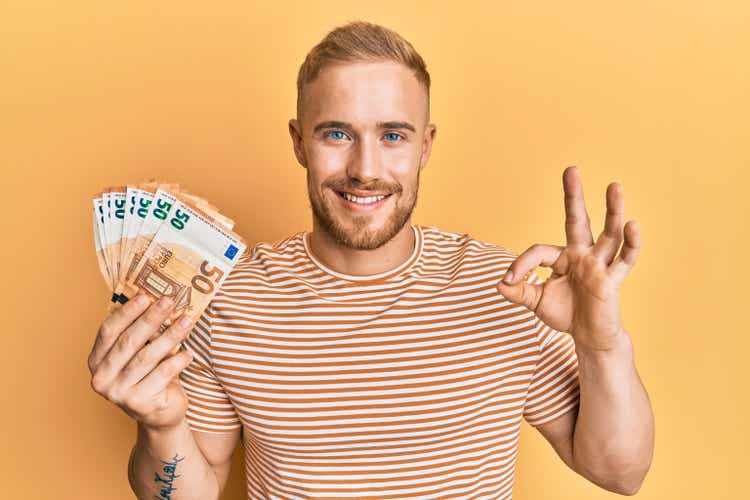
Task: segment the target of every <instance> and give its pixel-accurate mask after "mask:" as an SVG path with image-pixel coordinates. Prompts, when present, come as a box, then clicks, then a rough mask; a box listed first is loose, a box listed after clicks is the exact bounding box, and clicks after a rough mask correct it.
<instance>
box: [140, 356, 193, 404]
mask: <svg viewBox="0 0 750 500" xmlns="http://www.w3.org/2000/svg"><path fill="white" fill-rule="evenodd" d="M192 360H193V353H192V352H190V351H188V350H187V349H186V350H184V351H179V352H178V353H177V354H174V355H172V356H170V357H168V358H167V359H165V360H163V361H162V362H161V363H159V364H158V365H157V366H156V368H154V369H153V370H151V373H149V374H148V375H146V376H145V377H144V378H143V380H141V381H140V382H138V384H136V385H135V391H136V392H138V393H142V394H149V395H151V394H158V393H160V392H161V391H163V390H164V389H165V388H166V387H167V385H169V383H170V382H171V381H172V379H174V378H175V377H176V376H178V375H179V374H180V372H181V371H182V370H184V369H185V368H187V366H188V365H189V364H190V362H191V361H192Z"/></svg>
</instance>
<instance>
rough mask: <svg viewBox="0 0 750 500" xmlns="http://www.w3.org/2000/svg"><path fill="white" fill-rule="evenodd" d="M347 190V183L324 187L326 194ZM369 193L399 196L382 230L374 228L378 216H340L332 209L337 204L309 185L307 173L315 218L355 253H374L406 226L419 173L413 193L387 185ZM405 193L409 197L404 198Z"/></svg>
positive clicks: (415, 199)
mask: <svg viewBox="0 0 750 500" xmlns="http://www.w3.org/2000/svg"><path fill="white" fill-rule="evenodd" d="M347 186H348V185H347V184H344V183H335V184H333V183H332V184H328V183H326V184H324V185H323V189H324V190H327V189H328V188H331V189H333V190H334V191H341V190H345V189H346V188H347ZM355 188H356V189H364V188H362V187H361V186H355ZM367 189H369V190H371V191H385V192H388V193H392V194H391V196H396V195H398V196H397V197H396V202H395V206H394V208H392V209H391V213H390V214H389V215H388V217H387V219H386V220H385V223H384V224H383V226H382V227H372V221H373V220H374V219H375V218H376V216H375V215H370V214H367V215H352V216H349V217H346V216H344V215H341V214H340V212H341V210H340V209H339V210H337V209H336V208H335V207H334V206H333V204H334V203H338V201H335V202H334V203H331V200H330V199H329V198H327V197H325V196H321V195H319V194H318V191H317V190H316V189H315V186H311V185H310V173H309V170H308V174H307V194H308V197H309V199H310V208H311V209H312V213H313V217H314V218H315V220H316V221H317V222H318V224H319V225H320V227H321V228H322V229H323V231H325V232H326V233H328V234H329V235H330V236H331V238H333V240H334V241H335V242H336V244H338V245H341V246H343V247H346V248H350V249H352V250H375V249H376V248H380V247H381V246H383V245H385V244H386V243H388V242H389V241H391V240H392V239H393V237H394V236H396V235H397V234H398V232H399V231H400V230H401V229H402V228H403V227H404V225H405V224H406V223H407V221H408V220H409V218H410V217H411V213H412V212H413V211H414V207H415V206H416V204H417V193H418V191H419V171H418V172H417V182H416V183H415V184H414V189H409V190H406V191H404V190H403V189H401V187H400V186H398V187H397V188H396V189H392V188H391V187H390V186H386V185H373V186H370V187H369V188H367ZM404 193H406V194H405V195H404ZM335 196H338V194H335ZM383 208H385V207H381V208H380V209H379V210H382V209H383ZM337 212H338V213H337Z"/></svg>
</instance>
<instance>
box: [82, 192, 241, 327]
mask: <svg viewBox="0 0 750 500" xmlns="http://www.w3.org/2000/svg"><path fill="white" fill-rule="evenodd" d="M93 203H94V207H93V214H94V243H95V247H96V254H97V258H98V261H99V269H100V270H101V273H102V276H103V277H104V280H105V281H106V283H107V286H108V287H109V288H110V290H111V291H112V302H113V307H115V304H117V303H125V302H127V300H128V299H130V298H132V297H133V296H135V295H136V294H137V293H138V292H140V291H144V292H146V293H147V294H148V295H149V296H150V297H151V298H152V299H153V300H156V299H159V298H161V297H163V296H167V297H170V298H171V299H172V300H173V301H174V304H175V306H174V310H173V312H172V314H171V315H170V318H169V319H168V320H167V321H166V322H165V323H164V324H163V325H162V327H161V328H160V331H164V329H165V328H166V327H167V326H168V325H169V324H171V322H172V321H174V319H176V318H177V317H178V316H180V315H182V314H183V313H184V314H185V315H187V316H189V317H190V318H191V319H192V320H193V321H195V320H197V319H198V317H199V316H200V315H201V313H202V312H203V310H204V309H205V308H206V306H208V303H209V302H210V301H211V298H212V297H213V296H214V295H215V294H216V291H217V290H218V289H219V287H221V284H222V283H223V282H224V280H225V279H226V277H227V275H228V274H229V271H230V270H231V269H232V268H233V267H234V265H235V264H236V263H237V261H238V260H239V258H240V256H241V255H242V253H243V252H244V251H245V249H246V247H247V246H246V244H245V242H244V241H243V240H242V238H241V237H240V236H239V235H237V234H236V233H234V232H232V228H233V227H234V221H233V220H232V219H230V218H228V217H226V216H224V215H222V214H221V213H219V210H218V209H217V208H216V207H215V206H213V205H211V204H210V203H209V202H208V201H206V200H204V199H202V198H200V197H198V196H195V195H192V194H190V193H188V192H187V191H186V190H184V189H181V188H180V187H179V185H177V184H172V183H164V182H157V181H149V182H144V183H140V184H134V185H127V186H122V187H110V188H106V189H104V190H103V191H102V192H101V193H97V194H96V195H94V198H93ZM155 336H156V335H155Z"/></svg>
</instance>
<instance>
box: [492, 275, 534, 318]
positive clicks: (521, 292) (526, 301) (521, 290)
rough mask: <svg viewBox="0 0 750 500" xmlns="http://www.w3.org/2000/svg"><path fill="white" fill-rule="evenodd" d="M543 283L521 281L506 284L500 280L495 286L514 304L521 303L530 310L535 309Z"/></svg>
mask: <svg viewBox="0 0 750 500" xmlns="http://www.w3.org/2000/svg"><path fill="white" fill-rule="evenodd" d="M543 287H544V285H533V284H531V283H529V282H528V281H521V282H520V283H518V284H517V285H506V284H505V283H503V282H502V281H501V282H500V283H498V284H497V288H498V290H499V291H500V293H501V294H503V296H504V297H505V298H506V299H508V300H509V301H511V302H513V303H515V304H521V305H523V306H525V307H527V308H529V309H531V310H532V311H536V308H537V306H538V305H539V301H540V300H541V299H542V288H543Z"/></svg>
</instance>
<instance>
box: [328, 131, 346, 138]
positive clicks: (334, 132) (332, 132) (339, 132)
mask: <svg viewBox="0 0 750 500" xmlns="http://www.w3.org/2000/svg"><path fill="white" fill-rule="evenodd" d="M333 134H341V136H337V137H333V138H334V139H343V138H344V137H346V134H344V133H343V132H342V131H340V130H329V131H328V132H326V133H325V135H326V136H328V135H331V136H333Z"/></svg>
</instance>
